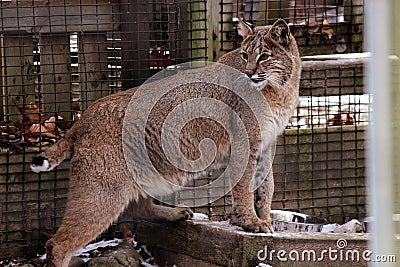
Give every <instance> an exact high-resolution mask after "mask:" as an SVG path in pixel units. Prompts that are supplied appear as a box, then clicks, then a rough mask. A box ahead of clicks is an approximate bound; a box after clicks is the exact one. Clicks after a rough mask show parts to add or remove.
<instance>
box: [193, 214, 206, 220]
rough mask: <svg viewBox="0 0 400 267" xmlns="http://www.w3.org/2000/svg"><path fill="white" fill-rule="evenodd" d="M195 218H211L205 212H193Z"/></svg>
mask: <svg viewBox="0 0 400 267" xmlns="http://www.w3.org/2000/svg"><path fill="white" fill-rule="evenodd" d="M192 219H193V220H209V218H208V216H207V215H205V214H203V213H196V212H195V213H193V218H192Z"/></svg>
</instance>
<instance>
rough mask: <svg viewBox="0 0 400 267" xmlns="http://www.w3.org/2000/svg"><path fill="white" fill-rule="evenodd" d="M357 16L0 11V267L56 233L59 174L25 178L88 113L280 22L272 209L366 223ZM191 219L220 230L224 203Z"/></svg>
mask: <svg viewBox="0 0 400 267" xmlns="http://www.w3.org/2000/svg"><path fill="white" fill-rule="evenodd" d="M363 14H364V11H363V1H362V0H353V1H350V0H347V1H346V0H342V1H341V0H312V1H311V0H287V1H285V0H276V1H261V0H253V1H245V0H237V1H235V0H219V1H218V0H204V1H202V0H154V1H132V0H126V1H123V0H121V1H108V0H107V1H105V0H90V1H86V0H79V1H78V0H73V1H47V0H43V1H42V0H35V1H33V0H32V1H18V0H10V1H0V57H1V70H0V71H1V80H0V86H1V88H2V91H1V93H0V99H1V104H2V108H1V110H0V121H1V123H0V134H1V135H0V147H1V151H0V258H3V257H9V256H27V255H30V254H36V253H38V252H39V251H40V250H38V248H43V245H44V243H45V241H46V240H47V239H48V238H49V236H51V234H53V233H54V232H55V230H56V229H57V227H58V226H59V225H60V223H61V220H62V216H63V210H64V207H65V201H66V194H67V192H68V170H69V162H68V161H65V162H64V163H62V164H61V165H60V166H59V167H58V168H57V169H55V170H53V171H51V172H48V173H40V174H34V173H32V172H31V171H30V169H29V162H30V161H31V158H32V156H33V155H36V154H37V153H38V152H40V151H42V150H44V149H46V147H48V146H49V145H50V144H52V143H54V142H56V141H57V140H58V139H60V138H61V137H62V136H63V135H64V133H65V131H67V130H68V129H69V128H70V127H71V125H72V124H73V123H74V122H75V121H77V120H79V118H80V116H81V114H82V113H83V112H84V110H85V109H86V108H87V107H88V106H89V105H90V104H91V103H92V102H93V101H95V100H96V99H98V98H100V97H103V96H106V95H109V94H112V93H115V92H118V91H121V90H125V89H128V88H131V87H133V86H137V85H139V84H141V83H142V82H144V81H145V80H146V79H147V78H149V77H150V76H151V75H153V74H155V73H156V72H158V71H160V70H162V69H164V68H166V67H168V66H170V65H175V64H179V63H182V62H187V61H193V60H208V61H216V60H217V59H218V58H219V57H220V56H221V55H223V54H224V53H226V52H228V51H231V50H233V49H235V48H237V47H239V46H240V42H241V37H240V36H239V35H238V34H237V32H236V26H237V23H238V20H239V19H245V20H246V21H247V22H250V23H253V24H255V25H256V26H263V25H268V24H271V23H273V22H274V21H275V20H276V19H277V18H284V19H285V20H286V21H287V22H288V23H289V25H290V27H291V31H292V33H293V34H294V36H295V37H296V40H297V42H298V46H299V49H300V53H301V55H302V56H303V74H302V79H301V86H300V95H301V97H300V101H299V106H298V108H297V111H296V114H294V115H293V117H292V119H291V120H290V122H289V123H288V125H287V129H286V131H285V132H284V134H283V135H282V136H281V137H279V139H278V145H277V150H276V156H275V162H274V167H273V168H274V176H275V196H274V201H273V208H274V209H285V210H292V211H300V212H304V213H307V214H310V215H317V216H320V217H324V218H326V219H328V221H331V222H338V223H342V222H344V221H346V220H348V219H350V218H362V217H364V216H365V213H366V207H365V206H366V192H365V153H364V148H365V127H366V125H367V124H368V112H369V103H370V101H371V97H370V96H369V95H367V94H366V93H365V91H364V72H363V68H364V59H363V56H364V55H365V54H362V55H354V54H352V53H359V52H363V47H362V44H363V18H364V16H363ZM332 54H336V56H332ZM314 55H331V56H325V57H322V56H318V57H317V56H314ZM338 58H339V59H338ZM217 173H218V172H215V173H210V175H208V176H207V177H204V178H202V179H201V180H199V181H197V183H200V184H201V183H203V184H204V183H208V182H209V181H211V180H213V179H214V178H215V176H216V175H217ZM184 198H190V199H191V201H193V204H196V203H195V202H196V197H193V196H191V195H190V192H186V193H185V194H178V195H176V196H175V199H176V203H177V204H178V203H180V202H181V201H182V200H183V199H184ZM195 211H199V212H205V213H207V214H208V215H209V216H210V217H211V218H212V219H215V220H226V219H229V217H230V216H231V215H232V209H231V196H230V195H229V194H228V195H227V196H225V197H223V198H221V199H219V200H218V201H216V202H213V203H211V202H210V203H208V204H207V205H204V206H202V207H197V208H196V209H195ZM127 214H129V208H128V210H127ZM127 218H129V216H123V218H122V217H121V220H126V219H127Z"/></svg>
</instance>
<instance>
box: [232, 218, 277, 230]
mask: <svg viewBox="0 0 400 267" xmlns="http://www.w3.org/2000/svg"><path fill="white" fill-rule="evenodd" d="M232 223H233V224H234V225H237V226H240V227H242V228H243V229H244V230H246V231H251V232H255V233H273V232H274V229H273V227H272V224H271V222H268V221H266V220H260V219H258V218H257V219H254V220H243V219H236V220H234V221H233V222H232Z"/></svg>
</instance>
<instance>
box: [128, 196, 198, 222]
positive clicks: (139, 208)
mask: <svg viewBox="0 0 400 267" xmlns="http://www.w3.org/2000/svg"><path fill="white" fill-rule="evenodd" d="M133 209H134V216H135V218H134V219H137V220H146V221H151V222H178V221H184V220H188V219H190V218H192V217H193V212H192V210H191V209H189V208H188V207H174V208H171V207H167V206H161V205H157V204H154V203H153V199H152V198H151V197H147V198H140V199H139V201H138V202H136V203H134V204H133Z"/></svg>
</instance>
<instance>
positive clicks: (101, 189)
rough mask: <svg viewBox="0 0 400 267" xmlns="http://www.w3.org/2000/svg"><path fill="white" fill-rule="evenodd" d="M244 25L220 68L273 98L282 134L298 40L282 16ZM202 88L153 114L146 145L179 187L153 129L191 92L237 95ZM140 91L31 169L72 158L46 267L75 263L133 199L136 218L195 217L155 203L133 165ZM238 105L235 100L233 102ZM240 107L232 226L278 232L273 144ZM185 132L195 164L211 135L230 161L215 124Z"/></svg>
mask: <svg viewBox="0 0 400 267" xmlns="http://www.w3.org/2000/svg"><path fill="white" fill-rule="evenodd" d="M239 25H240V29H241V30H240V31H241V33H242V35H243V38H244V39H243V42H242V44H241V47H240V48H239V49H236V50H234V51H232V52H230V53H227V54H225V55H224V56H222V57H221V58H220V60H219V63H223V64H226V65H228V66H231V67H233V68H235V69H238V70H240V71H241V72H243V73H244V74H243V77H246V76H245V75H247V77H246V78H245V79H246V80H248V83H249V84H253V87H251V86H250V87H249V88H257V90H259V91H260V92H261V93H262V95H263V96H264V99H263V101H267V103H268V104H269V106H270V107H271V110H272V114H273V119H274V122H275V125H276V126H277V134H279V133H281V132H282V131H283V129H284V127H285V125H286V123H287V122H288V121H289V118H290V116H291V114H292V113H293V111H294V109H295V107H296V105H297V102H298V88H299V80H300V73H301V60H300V56H299V52H298V49H297V45H296V42H295V39H294V37H293V36H292V35H291V33H290V29H289V27H288V25H287V24H286V22H285V21H284V20H282V19H279V20H277V21H276V22H275V23H274V24H273V25H271V26H265V27H256V28H252V27H250V26H249V25H247V24H246V23H244V22H240V23H239ZM210 75H212V74H210ZM178 77H179V76H178ZM226 79H230V77H226ZM199 87H200V88H183V89H182V90H183V91H181V93H182V94H174V95H171V96H169V101H167V102H166V103H164V104H165V110H164V111H162V112H159V114H155V115H154V117H153V118H152V117H150V118H149V121H148V123H149V124H150V126H149V128H148V129H147V128H146V133H145V135H146V144H147V145H148V146H149V147H150V151H153V152H154V153H153V154H151V155H150V157H151V158H152V162H153V163H154V164H155V165H157V168H159V169H160V170H162V172H164V173H165V174H166V175H167V177H170V180H171V181H172V182H174V183H175V184H184V183H185V182H186V181H187V179H186V177H185V174H186V173H185V172H184V171H181V170H179V169H176V168H172V167H171V166H170V165H168V164H167V163H165V162H166V161H167V159H166V158H165V156H163V155H164V154H163V151H160V150H161V149H162V148H161V147H160V145H159V143H158V142H159V138H160V133H159V132H157V131H156V130H154V129H153V128H152V126H154V125H156V124H157V123H158V122H159V120H161V119H163V117H162V116H164V114H163V113H168V112H169V111H170V110H168V108H169V103H170V102H174V103H175V104H179V103H180V101H185V99H186V98H187V95H185V94H188V92H189V91H190V90H192V91H191V92H192V93H193V92H196V94H200V95H207V94H213V96H214V97H215V98H217V99H219V100H221V101H225V102H227V101H228V102H229V100H226V99H227V98H229V97H231V96H230V95H229V94H228V93H226V92H225V93H224V92H222V93H215V91H214V90H218V88H215V86H211V87H202V85H199ZM189 89H190V90H189ZM137 90H138V89H137V88H133V89H130V90H126V91H123V92H120V93H117V94H114V95H110V96H107V97H104V98H102V99H99V100H97V101H96V102H95V103H93V104H92V105H91V106H90V107H89V108H88V109H87V110H86V112H85V113H84V114H83V116H82V118H81V119H80V120H79V121H77V122H76V123H75V124H74V125H73V127H72V128H71V129H70V130H69V131H67V133H66V134H65V136H64V138H63V139H61V140H60V141H59V142H57V143H56V144H54V145H53V146H51V147H49V148H48V149H47V150H46V151H44V152H43V153H41V154H40V155H38V156H37V157H34V158H33V160H32V163H31V169H32V170H33V171H34V172H41V171H49V170H52V169H53V168H55V167H56V166H57V165H59V164H60V163H61V162H62V161H63V160H64V159H65V158H67V157H71V156H72V158H71V169H70V186H69V193H68V200H67V205H66V210H65V214H64V219H63V222H62V224H61V226H60V228H59V229H58V231H57V233H56V234H55V235H54V236H53V237H52V238H51V239H50V240H49V241H48V242H47V244H46V250H47V264H48V265H47V266H57V267H66V266H68V263H69V260H70V258H71V256H72V255H73V253H74V252H75V251H76V250H77V249H78V248H80V247H82V246H84V245H85V244H87V243H88V242H90V241H91V240H93V239H94V238H95V237H96V236H97V235H99V234H100V233H101V232H102V231H104V230H105V229H106V228H107V227H108V226H109V225H110V224H111V223H112V222H113V221H114V220H115V219H116V218H117V217H118V215H119V214H120V213H121V212H122V211H123V210H124V208H125V207H126V206H127V205H128V204H129V203H130V202H131V201H133V203H134V204H133V205H134V208H135V212H136V213H135V218H136V219H145V220H149V221H158V222H175V221H181V220H186V219H190V218H191V217H192V215H193V213H192V211H191V210H190V209H189V208H187V207H167V206H161V205H156V204H154V203H153V201H152V198H151V197H150V196H149V195H148V194H147V192H148V191H146V190H144V189H143V188H142V187H141V186H139V185H138V183H137V182H136V180H135V179H133V178H132V174H131V172H129V170H128V168H127V163H126V161H125V159H124V152H123V144H122V142H123V141H122V134H123V129H122V124H123V121H124V116H125V111H126V109H127V106H128V104H129V101H130V100H131V98H132V97H133V96H134V94H135V92H137ZM185 90H186V91H185ZM167 99H168V97H167ZM186 100H187V99H186ZM235 103H236V102H235V101H232V103H229V104H231V105H235ZM236 104H237V103H236ZM235 108H236V110H237V111H238V112H239V113H241V116H242V117H243V118H249V121H248V122H247V124H246V127H248V128H249V129H250V131H249V132H251V133H252V135H253V136H252V137H251V139H252V140H251V141H250V148H251V149H250V151H249V159H248V162H249V163H248V164H247V167H246V170H245V171H244V174H243V176H242V178H241V179H240V181H238V183H237V184H236V185H235V186H234V187H233V189H232V194H233V198H234V203H235V214H236V215H237V216H236V219H235V220H234V221H233V223H234V224H236V225H238V226H241V227H243V228H244V229H245V230H249V231H254V232H272V227H271V218H270V206H271V199H272V195H273V190H274V184H273V177H272V170H271V168H270V163H267V161H266V160H265V158H268V157H266V156H265V155H268V153H269V149H271V141H270V140H269V141H265V140H260V134H259V131H260V130H259V129H258V128H257V127H255V126H254V125H253V124H255V121H254V119H252V118H253V117H252V116H251V115H249V110H247V109H246V106H245V105H241V104H240V103H239V104H237V106H236V107H235ZM152 123H154V125H153V124H152ZM182 132H183V133H182V135H183V137H182V138H183V139H182V143H181V144H180V149H181V150H182V154H184V155H186V156H187V157H188V158H190V159H192V160H193V159H196V158H197V157H199V153H200V152H199V151H198V150H196V147H197V146H198V145H199V143H200V141H201V140H202V139H203V138H204V137H205V136H211V138H212V139H213V140H214V142H215V143H216V147H217V148H218V154H217V156H216V157H215V161H214V162H213V164H214V165H216V166H217V165H219V166H220V165H221V164H222V161H224V160H225V157H224V155H225V154H226V151H228V150H229V140H230V139H229V138H228V137H227V135H226V132H224V131H223V130H221V129H220V128H219V126H218V125H217V124H215V123H213V122H212V120H206V119H204V120H200V119H198V120H194V123H191V124H188V125H186V126H185V127H184V128H183V129H182ZM275 138H276V136H273V137H272V139H275ZM193 147H194V148H193ZM192 150H194V151H192ZM266 164H268V165H269V166H266ZM196 177H197V176H196V175H195V176H194V177H191V178H196ZM258 177H263V178H264V177H267V179H265V180H264V182H262V183H261V185H260V186H259V188H258V190H257V192H256V199H255V198H254V193H253V192H252V191H251V190H249V187H250V186H251V183H252V182H251V181H252V179H253V178H255V179H258ZM149 179H150V178H149ZM146 182H147V183H148V184H149V190H155V191H157V193H159V194H162V193H168V191H169V189H167V188H166V187H164V185H160V182H159V181H156V180H151V179H150V180H148V181H147V180H146Z"/></svg>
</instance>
